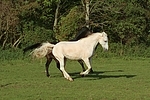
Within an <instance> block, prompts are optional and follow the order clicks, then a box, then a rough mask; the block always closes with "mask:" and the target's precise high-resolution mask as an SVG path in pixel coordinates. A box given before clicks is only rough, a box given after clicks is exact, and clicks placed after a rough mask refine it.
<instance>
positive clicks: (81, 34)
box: [71, 27, 92, 41]
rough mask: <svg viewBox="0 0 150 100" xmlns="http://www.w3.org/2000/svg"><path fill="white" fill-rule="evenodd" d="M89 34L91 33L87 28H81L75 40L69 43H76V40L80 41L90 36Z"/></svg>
mask: <svg viewBox="0 0 150 100" xmlns="http://www.w3.org/2000/svg"><path fill="white" fill-rule="evenodd" d="M90 34H92V32H91V31H90V29H89V28H87V27H82V28H81V29H80V30H79V32H78V34H77V35H76V36H75V38H74V39H72V40H71V41H77V40H79V39H81V38H85V37H87V36H88V35H90Z"/></svg>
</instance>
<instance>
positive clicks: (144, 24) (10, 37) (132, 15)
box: [0, 0, 150, 59]
mask: <svg viewBox="0 0 150 100" xmlns="http://www.w3.org/2000/svg"><path fill="white" fill-rule="evenodd" d="M58 1H59V0H25V1H24V0H2V1H1V2H0V3H1V5H2V6H1V12H2V13H1V17H0V47H1V48H2V49H5V50H6V51H4V52H5V53H6V55H11V54H10V53H11V52H9V50H10V48H11V49H13V50H14V49H17V48H20V49H23V48H25V47H26V46H29V45H32V44H34V43H37V42H45V41H49V42H51V41H58V40H69V39H72V38H73V37H74V36H75V34H76V33H77V32H78V30H79V29H80V28H81V27H82V26H85V10H84V8H85V7H83V5H82V3H81V0H73V1H70V0H63V1H62V0H60V1H61V2H60V8H59V13H58V15H59V16H58V23H57V28H56V30H54V27H53V24H54V19H55V11H56V7H57V4H58ZM83 1H84V0H83ZM149 5H150V0H91V1H90V29H91V31H93V32H97V31H100V32H101V31H105V32H106V33H108V36H109V43H110V50H109V52H108V53H107V54H106V53H104V55H103V56H105V57H107V56H140V57H141V56H143V57H149V54H150V53H149V51H150V50H149V46H150V6H149ZM57 39H58V40H57ZM7 49H8V51H7ZM5 53H2V55H3V54H5ZM12 53H14V52H12ZM97 53H99V52H97ZM100 53H101V52H100ZM102 54H103V53H102ZM12 55H13V54H12ZM14 55H15V54H14ZM3 57H4V56H2V59H3ZM14 57H15V58H17V57H16V56H14ZM6 58H9V57H6ZM10 58H13V57H10ZM4 59H5V57H4Z"/></svg>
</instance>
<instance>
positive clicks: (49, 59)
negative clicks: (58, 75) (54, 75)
mask: <svg viewBox="0 0 150 100" xmlns="http://www.w3.org/2000/svg"><path fill="white" fill-rule="evenodd" d="M46 58H47V61H46V64H45V68H46V76H47V77H49V76H50V74H49V72H48V69H49V65H50V63H51V61H52V58H51V57H50V56H49V55H47V56H46Z"/></svg>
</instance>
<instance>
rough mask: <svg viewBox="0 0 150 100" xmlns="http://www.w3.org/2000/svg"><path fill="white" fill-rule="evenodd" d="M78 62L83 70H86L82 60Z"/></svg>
mask: <svg viewBox="0 0 150 100" xmlns="http://www.w3.org/2000/svg"><path fill="white" fill-rule="evenodd" d="M78 62H79V64H80V65H81V66H82V70H83V72H84V71H85V70H86V69H85V67H84V64H83V61H82V60H78Z"/></svg>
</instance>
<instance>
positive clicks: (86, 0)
mask: <svg viewBox="0 0 150 100" xmlns="http://www.w3.org/2000/svg"><path fill="white" fill-rule="evenodd" d="M89 5H90V0H85V7H86V15H85V21H86V27H88V28H89V26H90V25H89V22H90V18H89V14H90V12H89V9H90V6H89Z"/></svg>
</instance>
